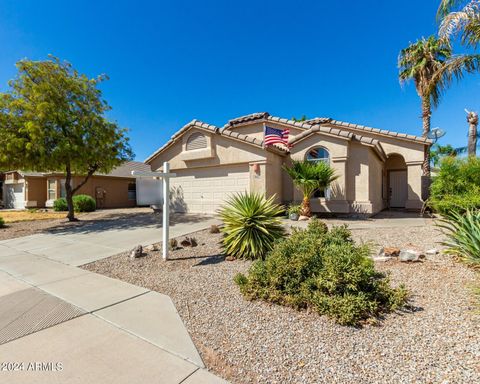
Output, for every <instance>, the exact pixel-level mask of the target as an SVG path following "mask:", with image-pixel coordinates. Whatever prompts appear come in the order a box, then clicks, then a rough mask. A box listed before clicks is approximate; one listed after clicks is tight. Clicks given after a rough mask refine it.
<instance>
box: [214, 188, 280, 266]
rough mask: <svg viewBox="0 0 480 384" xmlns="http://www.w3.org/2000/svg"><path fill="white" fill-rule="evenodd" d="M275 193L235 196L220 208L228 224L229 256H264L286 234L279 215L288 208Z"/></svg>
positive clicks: (226, 244)
mask: <svg viewBox="0 0 480 384" xmlns="http://www.w3.org/2000/svg"><path fill="white" fill-rule="evenodd" d="M274 199H275V196H272V197H270V198H268V199H267V198H265V196H263V195H260V194H256V193H240V194H236V195H233V196H232V197H231V198H230V199H229V200H228V201H227V202H226V204H225V205H224V206H223V207H222V208H221V210H220V212H219V213H220V217H221V219H222V220H223V223H224V226H223V227H222V228H221V231H222V233H223V234H224V236H223V240H222V245H223V250H224V252H225V254H226V255H229V256H233V257H236V258H245V259H263V258H264V257H265V255H266V254H267V252H269V251H270V250H272V248H273V244H274V242H275V241H276V240H278V239H280V238H282V237H283V236H284V234H285V230H284V227H283V225H282V221H281V219H280V217H279V215H281V214H282V213H283V211H284V208H283V207H282V206H281V205H278V204H275V202H274Z"/></svg>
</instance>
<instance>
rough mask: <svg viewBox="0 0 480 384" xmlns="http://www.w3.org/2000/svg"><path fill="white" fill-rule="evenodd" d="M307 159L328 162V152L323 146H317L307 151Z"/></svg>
mask: <svg viewBox="0 0 480 384" xmlns="http://www.w3.org/2000/svg"><path fill="white" fill-rule="evenodd" d="M307 160H308V161H315V162H317V161H324V162H325V163H328V162H330V154H329V153H328V151H327V150H326V149H325V148H322V147H318V148H313V149H311V150H310V151H308V153H307Z"/></svg>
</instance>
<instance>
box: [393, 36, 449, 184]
mask: <svg viewBox="0 0 480 384" xmlns="http://www.w3.org/2000/svg"><path fill="white" fill-rule="evenodd" d="M451 56H452V50H451V47H450V44H448V43H447V42H445V41H444V40H440V39H437V38H436V37H434V36H430V37H428V38H423V37H422V38H421V39H420V40H418V41H417V42H415V43H413V44H410V45H409V46H408V47H407V48H405V49H402V51H401V52H400V55H399V58H398V67H399V70H400V72H399V79H400V82H401V83H405V82H407V81H409V80H413V81H414V83H415V88H416V90H417V93H418V96H420V98H421V100H422V120H423V131H422V136H423V137H427V135H428V133H429V132H430V126H431V124H430V121H431V115H432V106H433V107H437V106H438V104H439V102H440V97H441V94H442V92H443V91H444V90H445V89H446V88H447V86H448V84H449V80H450V79H451V78H450V77H449V76H448V73H447V72H445V76H437V74H438V73H439V71H440V70H441V69H442V67H443V65H444V63H446V62H447V60H448V59H449V58H450V57H451ZM423 174H424V175H425V176H430V155H429V150H428V149H427V150H426V151H425V160H424V163H423Z"/></svg>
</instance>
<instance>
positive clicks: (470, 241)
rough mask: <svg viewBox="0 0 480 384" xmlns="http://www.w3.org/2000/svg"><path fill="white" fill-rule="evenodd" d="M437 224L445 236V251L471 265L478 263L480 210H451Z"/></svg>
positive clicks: (479, 254) (479, 258)
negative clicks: (461, 211) (460, 211)
mask: <svg viewBox="0 0 480 384" xmlns="http://www.w3.org/2000/svg"><path fill="white" fill-rule="evenodd" d="M439 226H440V227H441V228H442V229H443V230H444V233H445V234H446V236H447V241H445V242H444V243H443V244H444V245H446V246H447V247H448V248H447V252H448V253H451V254H455V255H458V256H460V257H461V258H462V259H463V260H464V261H466V262H467V263H469V264H472V265H477V266H478V265H480V211H478V210H476V211H472V210H467V211H466V212H465V213H464V214H462V213H458V212H451V213H450V214H449V215H448V216H447V217H446V218H445V219H443V220H441V223H440V224H439Z"/></svg>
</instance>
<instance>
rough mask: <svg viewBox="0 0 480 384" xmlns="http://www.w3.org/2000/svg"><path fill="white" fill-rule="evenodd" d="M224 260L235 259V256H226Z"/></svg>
mask: <svg viewBox="0 0 480 384" xmlns="http://www.w3.org/2000/svg"><path fill="white" fill-rule="evenodd" d="M225 260H227V261H233V260H235V257H233V256H227V257H226V258H225Z"/></svg>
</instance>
